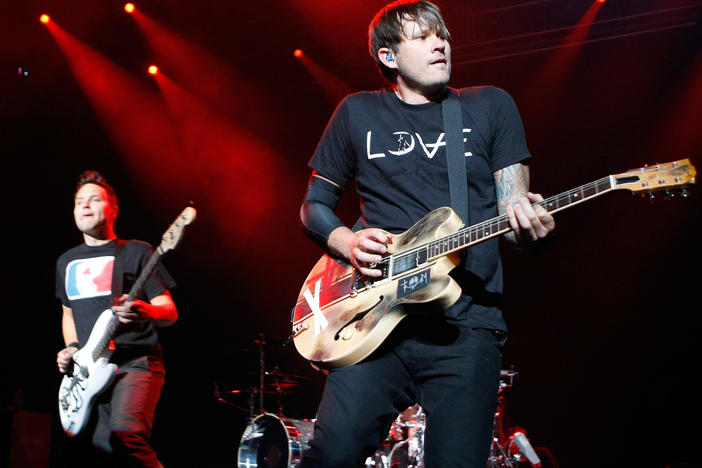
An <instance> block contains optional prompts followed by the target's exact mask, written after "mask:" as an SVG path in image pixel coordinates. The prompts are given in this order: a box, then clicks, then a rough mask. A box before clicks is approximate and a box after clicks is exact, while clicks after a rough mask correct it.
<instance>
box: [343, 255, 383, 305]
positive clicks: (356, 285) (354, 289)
mask: <svg viewBox="0 0 702 468" xmlns="http://www.w3.org/2000/svg"><path fill="white" fill-rule="evenodd" d="M369 268H374V269H378V270H380V273H381V274H380V277H378V278H375V277H372V276H368V275H364V274H363V273H361V272H360V271H358V270H357V269H354V270H353V280H352V281H351V291H349V294H350V295H351V297H356V296H357V295H358V292H359V291H361V290H362V289H364V288H367V289H370V288H372V287H373V285H374V283H375V282H376V281H382V280H384V279H386V278H387V277H388V273H389V272H390V260H389V259H388V258H384V259H382V260H381V261H380V262H378V263H374V264H371V265H369Z"/></svg>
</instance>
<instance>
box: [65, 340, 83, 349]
mask: <svg viewBox="0 0 702 468" xmlns="http://www.w3.org/2000/svg"><path fill="white" fill-rule="evenodd" d="M66 348H78V349H80V344H78V343H77V342H76V341H71V342H70V343H68V345H67V346H66Z"/></svg>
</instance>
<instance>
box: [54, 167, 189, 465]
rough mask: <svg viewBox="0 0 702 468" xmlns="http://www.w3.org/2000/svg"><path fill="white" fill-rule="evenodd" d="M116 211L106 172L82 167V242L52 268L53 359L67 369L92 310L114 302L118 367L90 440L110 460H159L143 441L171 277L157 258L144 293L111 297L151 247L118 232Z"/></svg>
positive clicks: (159, 381)
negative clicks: (57, 332)
mask: <svg viewBox="0 0 702 468" xmlns="http://www.w3.org/2000/svg"><path fill="white" fill-rule="evenodd" d="M117 212H118V201H117V196H116V194H115V191H114V189H113V188H112V187H111V186H110V185H109V184H108V183H107V182H106V181H105V179H104V178H103V177H102V176H101V175H100V174H99V173H98V172H95V171H86V172H84V173H83V174H81V176H80V178H79V181H78V186H77V189H76V192H75V196H74V207H73V215H74V218H75V223H76V226H77V227H78V229H79V230H80V232H81V233H82V234H83V243H82V244H80V245H78V246H76V247H74V248H72V249H70V250H68V251H66V252H65V253H63V254H62V255H61V256H60V257H59V259H58V262H57V269H56V275H57V281H56V296H57V297H58V298H59V299H60V300H61V303H62V308H63V315H62V333H63V339H64V342H65V344H66V347H65V348H64V349H62V350H61V351H59V352H58V355H57V358H56V362H57V364H58V368H59V371H60V372H61V373H64V374H65V373H70V372H73V371H74V369H73V367H74V366H73V359H72V357H73V355H74V354H75V353H76V351H78V349H79V348H80V347H81V346H84V345H85V344H86V342H87V340H88V337H89V336H90V333H91V330H92V329H93V326H94V324H95V322H96V320H97V318H98V316H99V315H100V314H101V313H102V312H103V311H104V310H106V309H109V308H110V307H111V308H112V311H113V312H114V314H115V316H116V317H117V318H118V319H119V328H118V332H117V334H116V336H115V339H114V345H115V347H116V349H115V351H114V354H113V355H112V358H111V360H110V362H112V363H115V364H117V365H118V366H119V367H118V369H119V370H118V371H117V375H116V377H115V379H114V384H113V385H112V387H111V388H108V389H107V391H106V393H105V394H103V395H102V396H101V397H100V399H99V400H98V401H97V404H96V407H95V411H94V413H95V414H94V415H93V416H95V417H96V423H95V425H94V426H93V425H91V426H90V427H91V429H93V431H92V443H93V445H94V446H95V447H96V448H97V449H99V451H100V452H101V453H105V454H107V456H108V457H109V459H110V461H111V462H112V463H113V464H114V466H120V467H121V466H145V467H159V466H162V465H161V462H160V461H159V460H158V458H157V456H156V452H155V451H154V450H153V448H152V447H151V445H150V442H149V439H150V436H151V428H152V424H153V417H154V412H155V410H156V404H157V403H158V400H159V397H160V394H161V388H162V387H163V383H164V377H165V370H164V366H163V356H162V353H161V345H160V344H159V341H158V331H157V329H158V328H159V327H163V326H168V325H171V324H173V323H175V321H176V320H177V318H178V313H177V310H176V306H175V304H174V303H173V300H172V298H171V294H170V292H169V289H170V288H172V287H174V286H175V282H174V281H173V279H172V278H171V276H170V275H169V274H168V272H167V271H166V270H165V268H163V266H161V265H160V264H159V265H158V267H157V269H156V271H155V272H154V274H153V275H150V276H149V279H148V280H147V281H146V283H145V285H144V287H143V294H142V295H140V296H139V297H138V298H135V299H134V300H133V301H129V300H127V299H128V295H127V294H122V295H121V296H120V297H118V298H114V299H113V295H114V294H116V293H118V291H126V290H128V288H129V283H130V282H134V280H135V278H136V277H137V276H138V275H139V272H140V271H141V269H142V268H143V267H144V265H145V263H146V262H147V261H148V260H149V257H150V256H151V252H152V250H153V249H152V248H151V246H150V245H149V244H147V243H145V242H141V241H136V240H129V241H124V240H120V239H118V238H117V236H116V235H115V231H114V226H115V220H116V218H117ZM116 265H118V267H117V268H114V267H115V266H116ZM113 272H115V273H116V272H119V273H117V274H113Z"/></svg>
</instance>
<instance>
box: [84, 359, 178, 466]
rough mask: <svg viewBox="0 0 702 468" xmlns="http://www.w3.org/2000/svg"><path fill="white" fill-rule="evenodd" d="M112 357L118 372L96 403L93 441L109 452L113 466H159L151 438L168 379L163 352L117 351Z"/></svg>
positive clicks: (96, 445) (98, 446) (95, 444)
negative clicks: (107, 390) (110, 387)
mask: <svg viewBox="0 0 702 468" xmlns="http://www.w3.org/2000/svg"><path fill="white" fill-rule="evenodd" d="M112 361H113V362H115V363H117V364H118V365H119V372H118V374H117V377H116V379H115V384H114V386H113V388H112V389H111V390H110V391H109V392H108V393H107V394H106V395H103V397H102V398H101V399H100V402H99V404H98V405H97V426H96V428H95V432H94V433H93V445H94V446H95V447H97V448H98V449H100V450H102V451H104V452H106V453H109V454H110V457H109V458H110V459H111V460H112V462H113V463H114V466H119V467H131V466H135V467H141V466H144V467H160V466H162V465H161V462H159V460H158V458H157V456H156V452H155V451H154V449H153V448H152V447H151V444H150V438H151V428H152V426H153V421H154V412H155V411H156V404H157V403H158V400H159V398H160V396H161V388H162V387H163V383H164V381H165V369H164V366H163V358H162V356H161V353H160V351H154V352H152V353H151V354H150V355H148V356H140V357H130V356H129V355H125V353H122V352H120V351H117V352H116V353H115V356H114V357H113V359H112Z"/></svg>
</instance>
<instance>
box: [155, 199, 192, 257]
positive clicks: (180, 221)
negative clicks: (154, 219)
mask: <svg viewBox="0 0 702 468" xmlns="http://www.w3.org/2000/svg"><path fill="white" fill-rule="evenodd" d="M196 216H197V211H195V208H193V207H192V206H189V207H187V208H186V209H184V210H183V211H182V212H181V213H180V214H179V215H178V217H177V218H176V220H175V221H173V224H171V225H170V226H169V227H168V230H167V231H166V232H164V233H163V236H162V237H161V243H160V244H159V246H158V248H159V250H160V251H161V253H162V254H164V253H166V252H168V251H169V250H173V249H175V248H176V246H177V245H178V242H180V240H181V239H182V238H183V232H184V231H185V226H187V225H188V224H190V223H192V222H193V221H194V220H195V217H196Z"/></svg>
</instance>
